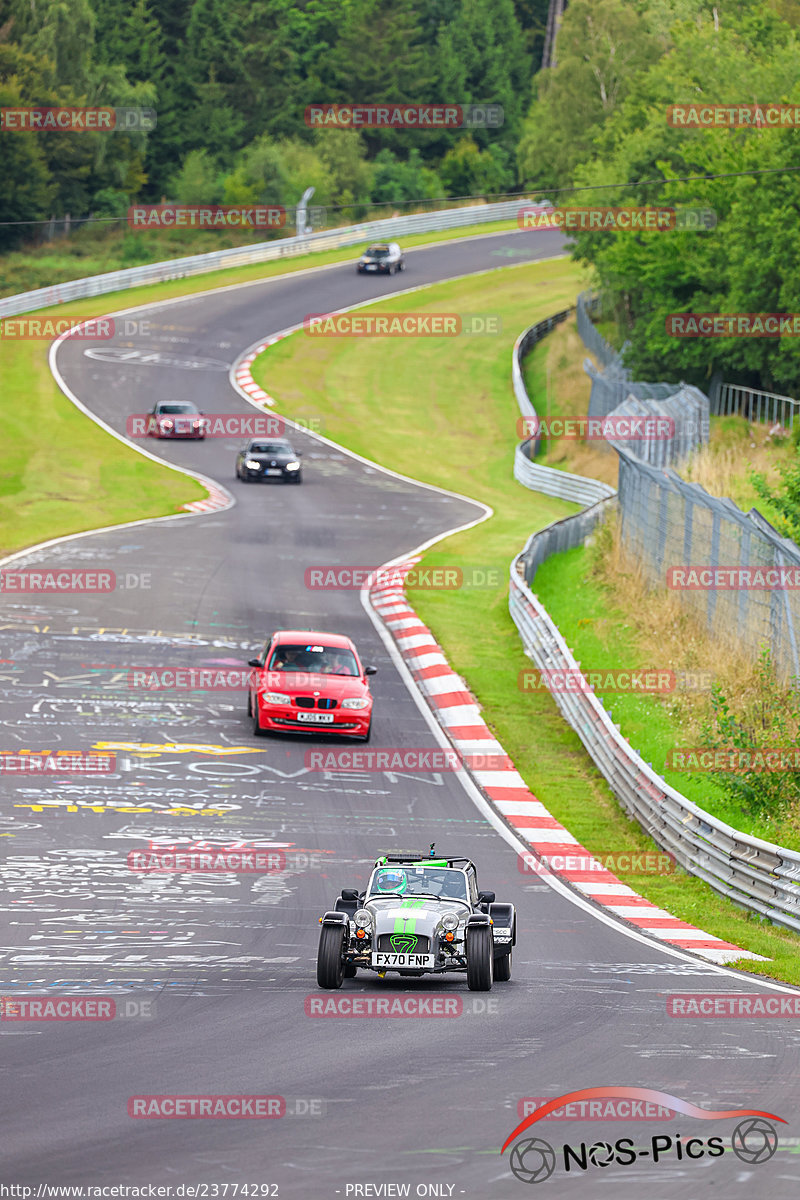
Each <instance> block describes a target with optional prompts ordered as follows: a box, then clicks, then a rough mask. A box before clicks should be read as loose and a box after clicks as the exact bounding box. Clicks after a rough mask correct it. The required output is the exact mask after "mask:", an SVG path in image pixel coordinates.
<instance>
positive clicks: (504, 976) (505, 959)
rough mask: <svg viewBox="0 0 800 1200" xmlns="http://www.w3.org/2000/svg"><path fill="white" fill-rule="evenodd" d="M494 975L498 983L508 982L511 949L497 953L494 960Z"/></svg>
mask: <svg viewBox="0 0 800 1200" xmlns="http://www.w3.org/2000/svg"><path fill="white" fill-rule="evenodd" d="M494 977H495V979H496V980H497V981H498V983H508V981H509V979H510V978H511V951H510V950H509V952H508V954H498V955H497V956H496V958H495V960H494Z"/></svg>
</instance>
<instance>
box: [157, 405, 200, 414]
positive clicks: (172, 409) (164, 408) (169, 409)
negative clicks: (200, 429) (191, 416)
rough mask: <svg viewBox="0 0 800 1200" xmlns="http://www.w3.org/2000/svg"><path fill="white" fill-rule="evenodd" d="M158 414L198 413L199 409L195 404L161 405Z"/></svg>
mask: <svg viewBox="0 0 800 1200" xmlns="http://www.w3.org/2000/svg"><path fill="white" fill-rule="evenodd" d="M158 412H160V413H196V412H197V409H196V408H195V406H194V405H193V404H188V403H187V404H159V406H158Z"/></svg>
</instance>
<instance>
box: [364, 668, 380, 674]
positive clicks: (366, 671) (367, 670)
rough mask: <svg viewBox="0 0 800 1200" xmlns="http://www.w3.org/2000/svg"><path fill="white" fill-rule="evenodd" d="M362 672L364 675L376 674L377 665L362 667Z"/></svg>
mask: <svg viewBox="0 0 800 1200" xmlns="http://www.w3.org/2000/svg"><path fill="white" fill-rule="evenodd" d="M364 674H365V675H377V674H378V668H377V667H364Z"/></svg>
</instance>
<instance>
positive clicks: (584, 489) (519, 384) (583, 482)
mask: <svg viewBox="0 0 800 1200" xmlns="http://www.w3.org/2000/svg"><path fill="white" fill-rule="evenodd" d="M572 311H573V310H572V309H571V308H565V309H563V311H562V312H559V313H556V314H555V316H552V317H545V319H544V320H543V321H537V322H536V324H535V325H531V326H530V328H529V329H526V330H524V331H523V332H522V333H521V334H520V335H519V337H518V338H517V340H516V342H515V343H514V349H513V351H512V354H511V382H512V385H513V388H514V395H515V396H516V398H517V404H518V406H519V411H520V413H521V415H522V416H523V417H531V418H534V417H536V409H535V408H534V406H533V404H532V402H531V398H530V396H529V395H528V390H527V388H526V387H525V380H524V378H523V375H522V360H523V358H524V357H525V355H526V354H528V353H529V351H530V350H532V349H533V347H534V346H535V345H536V343H537V342H540V341H541V340H542V338H543V337H544V336H545V335H546V334H548V333H549V332H550V330H551V329H554V328H555V326H556V325H558V324H560V322H561V321H564V320H566V318H567V317H568V316H569V314H570V313H571V312H572ZM538 449H539V435H538V433H537V434H536V435H535V436H534V437H532V438H526V440H525V441H523V442H520V443H519V445H518V446H517V448H516V451H515V453H514V478H515V479H516V480H517V482H518V483H521V484H522V485H523V487H527V488H530V489H531V491H534V492H544V493H545V495H547V496H558V497H559V498H560V499H561V500H571V501H573V502H574V503H575V504H595V503H596V502H597V501H598V500H604V499H606V498H607V497H608V496H613V495H615V492H614V489H613V488H612V487H609V485H608V484H607V483H601V482H600V481H599V480H598V479H588V478H587V477H586V476H585V475H571V474H570V473H569V472H568V471H557V470H556V469H555V467H545V466H543V465H541V464H540V463H535V462H532V461H531V460H532V459H533V458H534V457H535V455H536V451H537V450H538Z"/></svg>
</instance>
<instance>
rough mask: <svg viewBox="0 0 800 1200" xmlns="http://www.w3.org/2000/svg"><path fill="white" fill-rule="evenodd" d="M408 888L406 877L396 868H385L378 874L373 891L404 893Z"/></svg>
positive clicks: (403, 872)
mask: <svg viewBox="0 0 800 1200" xmlns="http://www.w3.org/2000/svg"><path fill="white" fill-rule="evenodd" d="M407 887H408V876H407V875H406V873H405V871H402V870H400V869H399V868H398V867H385V868H384V870H382V871H379V872H378V877H377V879H376V880H375V890H376V891H378V892H404V891H405V890H406V888H407Z"/></svg>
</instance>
